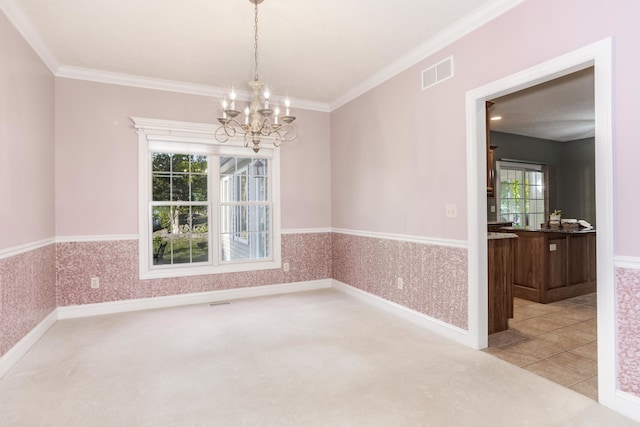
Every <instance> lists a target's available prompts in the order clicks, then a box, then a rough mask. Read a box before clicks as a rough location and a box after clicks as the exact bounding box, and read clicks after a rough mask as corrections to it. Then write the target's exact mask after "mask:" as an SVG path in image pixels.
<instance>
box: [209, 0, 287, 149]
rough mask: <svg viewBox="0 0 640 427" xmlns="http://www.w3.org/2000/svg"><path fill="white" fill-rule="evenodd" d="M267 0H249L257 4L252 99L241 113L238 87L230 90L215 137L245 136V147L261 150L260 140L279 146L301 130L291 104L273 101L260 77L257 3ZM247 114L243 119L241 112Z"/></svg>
mask: <svg viewBox="0 0 640 427" xmlns="http://www.w3.org/2000/svg"><path fill="white" fill-rule="evenodd" d="M263 1H264V0H249V2H250V3H253V4H254V5H255V9H254V15H255V20H254V45H253V48H254V61H255V62H254V77H253V81H251V82H249V87H250V88H251V93H252V99H251V101H250V102H249V104H248V105H246V106H245V108H244V111H243V112H241V111H240V109H238V108H239V102H238V100H237V99H236V98H237V94H236V92H235V90H233V89H232V90H231V93H230V94H229V97H228V99H227V98H225V99H223V100H222V117H219V118H218V121H219V122H220V124H221V125H222V126H220V127H219V128H218V129H217V130H216V132H215V137H216V140H217V141H219V142H227V141H228V140H229V139H230V138H233V137H236V136H242V137H243V138H244V146H245V147H248V146H249V143H251V144H252V148H253V151H254V152H256V153H257V152H258V151H260V142H261V139H262V138H264V139H268V140H270V141H271V142H272V143H273V145H274V146H276V147H279V146H280V144H282V143H283V142H286V141H293V140H294V139H296V138H297V137H298V130H297V129H296V128H295V126H293V125H292V124H291V123H292V122H293V121H294V120H295V119H296V118H295V117H294V116H292V115H291V103H290V101H289V99H288V98H287V99H286V100H285V101H284V110H281V109H280V107H279V106H278V105H277V104H276V103H275V102H274V101H273V98H272V97H271V94H270V93H269V89H268V88H267V87H266V86H265V84H264V83H262V82H261V81H260V80H259V78H258V4H260V3H262V2H263ZM242 114H244V118H242V117H241V115H242Z"/></svg>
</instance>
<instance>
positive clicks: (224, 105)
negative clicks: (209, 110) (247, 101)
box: [222, 99, 227, 119]
mask: <svg viewBox="0 0 640 427" xmlns="http://www.w3.org/2000/svg"><path fill="white" fill-rule="evenodd" d="M222 118H223V119H226V118H227V100H226V99H223V100H222Z"/></svg>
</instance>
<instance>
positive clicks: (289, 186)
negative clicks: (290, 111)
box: [55, 78, 331, 236]
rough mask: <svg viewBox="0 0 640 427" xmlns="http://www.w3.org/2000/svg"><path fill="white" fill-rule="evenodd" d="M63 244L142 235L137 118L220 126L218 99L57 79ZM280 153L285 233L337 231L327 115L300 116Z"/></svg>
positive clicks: (59, 217)
mask: <svg viewBox="0 0 640 427" xmlns="http://www.w3.org/2000/svg"><path fill="white" fill-rule="evenodd" d="M55 102H56V130H55V136H56V153H55V158H56V232H57V235H58V236H87V235H114V234H115V235H121V234H137V232H138V222H137V221H138V205H137V195H138V187H137V182H138V163H137V147H138V145H137V144H138V139H137V135H136V132H135V129H134V128H133V123H132V122H131V120H130V117H131V116H137V117H147V118H153V119H167V120H179V121H191V122H201V123H214V121H215V117H216V114H217V104H216V103H215V101H214V100H213V99H212V98H208V97H204V96H197V95H185V94H178V93H172V92H162V91H155V90H149V89H139V88H132V87H125V86H117V85H108V84H102V83H93V82H87V81H80V80H72V79H65V78H56V99H55ZM296 114H297V116H298V119H297V124H298V129H299V132H300V137H299V138H298V140H296V141H295V142H293V143H291V144H289V145H288V146H287V147H286V148H283V149H282V152H281V153H282V154H281V174H282V179H281V182H282V183H281V197H282V227H283V228H284V229H288V228H328V227H330V226H331V211H330V207H331V196H330V184H329V183H330V164H329V162H330V154H329V153H330V152H329V149H330V144H329V114H328V113H320V112H313V111H305V110H297V111H296Z"/></svg>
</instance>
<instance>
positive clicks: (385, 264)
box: [332, 233, 468, 330]
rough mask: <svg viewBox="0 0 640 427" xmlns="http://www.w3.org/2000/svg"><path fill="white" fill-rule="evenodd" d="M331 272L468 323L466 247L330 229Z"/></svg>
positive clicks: (463, 324) (385, 295) (354, 283)
mask: <svg viewBox="0 0 640 427" xmlns="http://www.w3.org/2000/svg"><path fill="white" fill-rule="evenodd" d="M332 277H333V278H334V279H336V280H339V281H340V282H343V283H347V284H349V285H351V286H355V287H356V288H359V289H362V290H363V291H366V292H369V293H371V294H374V295H378V296H380V297H382V298H384V299H386V300H388V301H393V302H395V303H397V304H401V305H403V306H405V307H409V308H410V309H412V310H415V311H418V312H420V313H423V314H426V315H428V316H430V317H433V318H435V319H438V320H442V321H443V322H446V323H448V324H450V325H454V326H457V327H459V328H461V329H465V330H466V329H468V324H467V323H468V322H467V320H468V319H467V300H468V292H467V250H466V249H460V248H450V247H444V246H439V245H426V244H420V243H413V242H400V241H396V240H388V239H377V238H371V237H361V236H353V235H348V234H341V233H334V235H333V276H332ZM398 277H400V278H402V279H403V289H402V290H400V289H398V287H397V279H398Z"/></svg>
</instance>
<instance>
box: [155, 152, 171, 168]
mask: <svg viewBox="0 0 640 427" xmlns="http://www.w3.org/2000/svg"><path fill="white" fill-rule="evenodd" d="M151 163H152V168H151V169H152V170H153V171H154V172H156V171H157V172H170V171H171V154H166V153H152V154H151Z"/></svg>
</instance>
